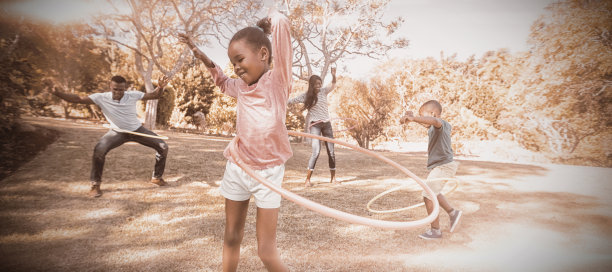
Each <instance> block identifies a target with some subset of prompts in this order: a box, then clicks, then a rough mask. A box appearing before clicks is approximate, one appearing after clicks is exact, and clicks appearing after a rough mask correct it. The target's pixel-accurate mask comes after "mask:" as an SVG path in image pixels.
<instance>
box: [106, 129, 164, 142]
mask: <svg viewBox="0 0 612 272" xmlns="http://www.w3.org/2000/svg"><path fill="white" fill-rule="evenodd" d="M113 130H114V131H116V132H121V133H129V134H133V135H138V136H143V137H149V138H155V139H161V140H168V139H169V138H168V137H167V136H162V135H151V134H146V133H140V132H136V131H129V130H125V129H120V128H113Z"/></svg>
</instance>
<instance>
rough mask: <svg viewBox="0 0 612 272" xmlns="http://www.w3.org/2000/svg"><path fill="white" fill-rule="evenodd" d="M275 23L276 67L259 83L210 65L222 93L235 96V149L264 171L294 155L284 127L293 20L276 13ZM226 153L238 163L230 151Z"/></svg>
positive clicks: (274, 53)
mask: <svg viewBox="0 0 612 272" xmlns="http://www.w3.org/2000/svg"><path fill="white" fill-rule="evenodd" d="M269 17H270V19H271V23H272V61H273V69H272V70H269V71H268V72H266V73H264V74H263V75H262V76H261V78H259V80H258V82H257V83H256V84H253V85H251V86H248V85H247V84H246V83H245V82H244V81H243V80H242V79H234V78H229V77H227V76H226V75H225V74H224V73H223V70H221V68H220V67H219V65H217V64H215V67H213V68H208V70H209V71H210V73H211V75H212V78H213V79H214V81H215V84H216V85H217V86H219V88H220V89H221V92H223V93H225V94H227V95H229V96H232V97H235V98H236V99H237V102H236V104H237V105H236V137H237V138H238V139H239V141H231V142H230V145H232V144H237V145H238V146H237V147H236V150H238V153H239V154H240V159H241V160H242V162H243V163H245V164H247V165H248V166H250V167H251V168H253V169H256V170H262V169H267V168H270V167H274V166H277V165H281V164H284V163H285V162H286V161H287V160H288V159H289V158H290V157H291V156H292V155H293V152H292V151H291V145H290V144H289V136H288V135H287V128H286V126H285V118H286V113H287V99H288V98H289V92H290V89H291V83H292V78H291V65H292V57H293V52H292V48H291V34H290V23H289V20H288V19H287V17H285V16H284V15H282V14H281V13H278V12H274V13H271V14H270V15H269ZM229 148H230V147H229V146H228V147H227V148H225V151H224V152H223V155H224V156H225V158H227V159H228V160H230V161H232V162H234V163H236V162H235V161H234V159H233V158H232V157H231V156H230V154H229Z"/></svg>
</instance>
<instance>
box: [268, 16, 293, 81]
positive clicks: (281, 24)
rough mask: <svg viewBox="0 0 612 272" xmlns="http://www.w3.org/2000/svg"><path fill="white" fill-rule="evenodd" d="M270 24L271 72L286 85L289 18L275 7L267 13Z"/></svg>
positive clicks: (289, 62) (290, 50) (289, 55)
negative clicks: (272, 65) (272, 66)
mask: <svg viewBox="0 0 612 272" xmlns="http://www.w3.org/2000/svg"><path fill="white" fill-rule="evenodd" d="M268 17H269V18H270V23H271V24H272V33H271V34H272V61H273V63H274V68H273V73H274V74H275V76H276V77H277V78H278V79H279V80H280V81H281V83H282V84H283V85H285V86H287V87H289V86H290V85H291V80H292V79H291V66H292V64H293V60H292V59H293V48H292V47H291V24H290V22H289V19H287V17H285V15H283V14H282V13H280V12H278V11H277V10H275V9H272V10H270V13H269V14H268Z"/></svg>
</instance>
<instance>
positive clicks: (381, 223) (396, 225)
mask: <svg viewBox="0 0 612 272" xmlns="http://www.w3.org/2000/svg"><path fill="white" fill-rule="evenodd" d="M288 134H289V135H292V136H299V137H309V138H316V139H319V140H322V141H329V142H333V143H335V144H339V145H343V146H346V147H350V148H352V149H354V150H357V151H359V152H361V153H365V154H367V155H370V156H374V157H375V158H377V159H379V160H382V161H384V162H386V163H387V164H389V165H391V166H393V167H395V168H396V169H398V170H400V171H401V172H403V173H404V174H406V175H408V176H410V177H411V178H412V179H414V180H415V181H416V182H417V183H418V184H419V185H420V186H421V187H423V189H424V190H425V192H426V193H427V194H428V195H429V196H431V197H432V199H435V200H434V201H433V203H434V207H433V212H432V213H431V214H430V215H428V216H427V217H425V218H422V219H419V220H414V221H407V222H400V221H385V220H377V219H371V218H367V217H363V216H358V215H354V214H350V213H347V212H343V211H339V210H336V209H333V208H330V207H327V206H324V205H322V204H319V203H316V202H314V201H311V200H308V199H306V198H304V197H301V196H299V195H297V194H295V193H293V192H290V191H287V190H285V189H283V188H282V187H279V186H276V185H274V184H272V183H270V182H269V181H268V180H266V179H264V178H263V177H261V176H260V175H259V174H257V173H256V172H255V171H253V169H251V168H250V167H249V166H248V165H246V164H244V163H243V162H242V160H241V159H240V156H239V154H238V151H237V150H236V147H237V146H238V143H239V138H238V137H235V138H234V139H232V141H231V142H230V144H229V148H228V150H229V153H230V156H231V157H232V158H233V160H234V162H235V163H236V165H238V166H239V167H240V168H242V169H243V170H244V171H245V172H246V173H247V174H248V175H249V176H251V177H252V178H254V179H255V180H257V181H258V182H260V183H261V184H263V185H265V186H266V187H268V188H270V189H271V190H272V191H274V192H276V193H278V194H280V195H281V196H282V197H284V198H285V199H287V200H290V201H292V202H294V203H296V204H298V205H300V206H302V207H304V208H306V209H309V210H311V211H314V212H316V213H319V214H321V215H324V216H329V217H332V218H335V219H338V220H342V221H345V222H348V223H353V224H360V225H365V226H371V227H376V228H382V229H390V230H395V229H412V228H417V227H421V226H424V225H427V224H429V223H431V222H432V221H433V220H435V219H436V218H437V217H438V213H439V212H440V204H439V203H438V201H437V199H436V197H435V195H434V192H433V191H432V190H431V188H429V186H427V184H425V182H423V180H421V179H420V178H419V177H418V176H416V175H415V174H413V173H412V172H410V170H408V169H406V168H404V167H403V166H401V165H399V164H397V163H396V162H394V161H392V160H390V159H388V158H386V157H384V156H382V155H380V154H376V153H374V152H372V151H370V150H367V149H364V148H361V147H359V146H355V145H352V144H349V143H345V142H341V141H338V140H335V139H331V138H327V137H321V136H318V135H312V134H309V133H303V132H297V131H288Z"/></svg>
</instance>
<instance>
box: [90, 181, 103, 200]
mask: <svg viewBox="0 0 612 272" xmlns="http://www.w3.org/2000/svg"><path fill="white" fill-rule="evenodd" d="M89 196H91V197H100V196H102V190H100V184H98V185H91V189H90V190H89Z"/></svg>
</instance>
